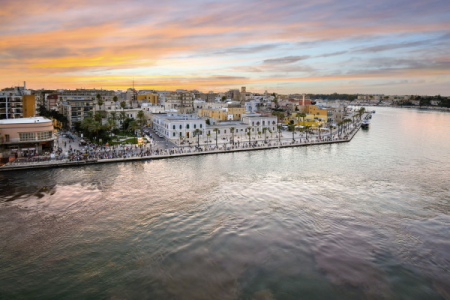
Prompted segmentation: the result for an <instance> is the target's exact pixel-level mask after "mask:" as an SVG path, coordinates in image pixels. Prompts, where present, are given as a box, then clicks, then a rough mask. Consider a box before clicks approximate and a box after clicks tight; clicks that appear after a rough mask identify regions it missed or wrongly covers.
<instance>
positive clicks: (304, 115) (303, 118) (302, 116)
mask: <svg viewBox="0 0 450 300" xmlns="http://www.w3.org/2000/svg"><path fill="white" fill-rule="evenodd" d="M297 115H298V117H301V118H302V120H303V126H305V118H306V114H305V113H301V114H297Z"/></svg>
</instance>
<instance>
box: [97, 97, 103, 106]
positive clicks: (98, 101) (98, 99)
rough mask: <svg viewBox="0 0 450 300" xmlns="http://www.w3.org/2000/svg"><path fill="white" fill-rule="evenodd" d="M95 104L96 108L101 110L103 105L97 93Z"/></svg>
mask: <svg viewBox="0 0 450 300" xmlns="http://www.w3.org/2000/svg"><path fill="white" fill-rule="evenodd" d="M97 104H98V110H101V109H102V105H103V100H102V96H101V95H100V94H97Z"/></svg>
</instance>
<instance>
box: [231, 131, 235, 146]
mask: <svg viewBox="0 0 450 300" xmlns="http://www.w3.org/2000/svg"><path fill="white" fill-rule="evenodd" d="M234 129H235V128H234V127H231V128H230V131H231V139H232V140H233V145H234Z"/></svg>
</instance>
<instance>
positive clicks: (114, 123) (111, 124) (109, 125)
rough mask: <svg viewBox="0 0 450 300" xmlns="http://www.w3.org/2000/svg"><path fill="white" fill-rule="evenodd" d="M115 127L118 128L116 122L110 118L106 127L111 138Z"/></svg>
mask: <svg viewBox="0 0 450 300" xmlns="http://www.w3.org/2000/svg"><path fill="white" fill-rule="evenodd" d="M115 126H116V121H114V119H112V118H108V120H107V123H106V127H107V128H108V130H109V136H110V137H111V133H112V130H113V129H114V127H115Z"/></svg>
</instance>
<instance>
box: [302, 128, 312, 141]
mask: <svg viewBox="0 0 450 300" xmlns="http://www.w3.org/2000/svg"><path fill="white" fill-rule="evenodd" d="M310 130H311V126H305V127H303V131H304V132H305V133H306V139H308V133H309V132H310Z"/></svg>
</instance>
